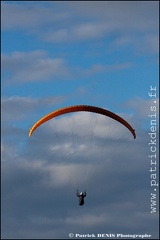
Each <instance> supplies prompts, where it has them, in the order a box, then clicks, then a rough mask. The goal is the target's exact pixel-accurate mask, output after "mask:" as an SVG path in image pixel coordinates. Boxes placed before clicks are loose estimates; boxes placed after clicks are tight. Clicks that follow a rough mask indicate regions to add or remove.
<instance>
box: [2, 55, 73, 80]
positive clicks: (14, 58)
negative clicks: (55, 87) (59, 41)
mask: <svg viewBox="0 0 160 240" xmlns="http://www.w3.org/2000/svg"><path fill="white" fill-rule="evenodd" d="M2 68H3V72H4V74H5V71H8V72H9V73H10V74H9V75H10V76H9V77H7V79H6V80H7V81H9V82H10V83H14V82H19V83H24V82H30V81H46V80H48V79H49V80H53V81H54V80H55V79H57V78H63V79H66V78H67V77H68V76H69V70H68V67H67V65H66V63H65V61H64V60H63V59H61V58H49V57H48V56H47V54H46V52H45V51H33V52H28V53H26V52H13V53H12V54H11V55H6V54H4V55H2Z"/></svg>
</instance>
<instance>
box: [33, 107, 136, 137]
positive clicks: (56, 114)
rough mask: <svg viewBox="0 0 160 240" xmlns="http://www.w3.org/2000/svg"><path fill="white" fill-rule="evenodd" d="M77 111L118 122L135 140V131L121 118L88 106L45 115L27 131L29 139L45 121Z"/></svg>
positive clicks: (105, 110)
mask: <svg viewBox="0 0 160 240" xmlns="http://www.w3.org/2000/svg"><path fill="white" fill-rule="evenodd" d="M79 111H86V112H94V113H98V114H102V115H105V116H107V117H110V118H112V119H114V120H116V121H118V122H119V123H121V124H123V125H124V126H125V127H126V128H128V130H129V131H130V132H131V133H132V135H133V137H134V139H135V138H136V133H135V130H134V129H133V128H132V126H131V125H130V124H129V123H128V122H126V121H125V120H124V119H123V118H121V117H120V116H118V115H117V114H115V113H113V112H111V111H109V110H107V109H104V108H99V107H95V106H88V105H76V106H69V107H65V108H60V109H58V110H55V111H53V112H51V113H49V114H47V115H45V116H44V117H42V118H41V119H40V120H38V121H37V122H36V123H35V124H34V125H33V126H32V127H31V129H30V131H29V137H31V135H32V133H33V132H34V131H35V129H36V128H38V127H39V126H40V125H42V124H43V123H45V122H46V121H48V120H50V119H52V118H55V117H57V116H60V115H63V114H66V113H71V112H79Z"/></svg>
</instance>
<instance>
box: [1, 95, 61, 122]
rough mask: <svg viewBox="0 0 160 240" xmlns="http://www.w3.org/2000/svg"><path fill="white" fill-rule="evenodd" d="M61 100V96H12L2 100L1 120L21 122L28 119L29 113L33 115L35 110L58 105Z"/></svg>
mask: <svg viewBox="0 0 160 240" xmlns="http://www.w3.org/2000/svg"><path fill="white" fill-rule="evenodd" d="M63 100H64V97H63V96H59V97H46V98H32V97H20V96H12V97H8V98H2V112H3V116H2V119H3V120H4V122H5V121H9V122H14V121H21V120H22V119H25V118H26V117H27V118H29V117H30V113H32V114H34V111H35V109H36V110H38V109H39V110H40V109H42V107H43V108H44V109H45V108H46V107H48V106H49V107H50V106H52V105H55V104H57V103H60V102H61V101H63ZM32 116H33V115H32Z"/></svg>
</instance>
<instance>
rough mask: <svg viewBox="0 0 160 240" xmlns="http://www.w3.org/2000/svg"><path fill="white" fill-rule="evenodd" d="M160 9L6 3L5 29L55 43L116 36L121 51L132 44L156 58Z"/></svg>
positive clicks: (150, 6)
mask: <svg viewBox="0 0 160 240" xmlns="http://www.w3.org/2000/svg"><path fill="white" fill-rule="evenodd" d="M157 8H158V6H157V3H156V2H153V3H152V2H137V3H136V4H135V3H132V2H124V1H120V2H117V1H116V2H97V3H96V2H75V3H74V2H72V3H71V2H63V3H61V2H60V3H55V2H54V3H52V2H51V3H47V2H46V5H45V6H44V5H43V3H40V2H39V3H33V2H31V3H30V4H29V3H26V2H25V4H17V3H14V4H10V3H3V4H2V29H4V30H14V29H20V30H22V29H23V30H25V29H27V33H28V32H29V33H30V34H34V35H36V36H38V38H39V39H41V40H43V41H47V42H53V43H55V42H57V43H59V42H71V43H73V42H77V41H85V40H91V39H93V40H94V39H97V38H98V39H102V38H104V37H105V38H106V39H107V38H108V37H109V39H110V38H111V36H113V40H112V41H113V44H114V43H115V44H117V43H118V46H119V47H120V46H121V47H122V46H124V44H125V45H126V44H130V45H131V46H134V47H135V49H137V50H136V52H137V53H138V52H139V51H140V50H141V51H142V49H141V48H139V45H141V46H143V51H144V52H147V53H151V54H153V53H157V52H158V34H157V32H158V21H157V19H158V11H157ZM19 19H21V21H19ZM80 19H82V20H80ZM144 36H145V37H144ZM115 37H116V40H115ZM115 46H116V45H115ZM113 49H114V47H113Z"/></svg>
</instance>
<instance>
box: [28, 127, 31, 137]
mask: <svg viewBox="0 0 160 240" xmlns="http://www.w3.org/2000/svg"><path fill="white" fill-rule="evenodd" d="M31 135H32V132H31V129H30V131H29V134H28V137H31Z"/></svg>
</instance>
